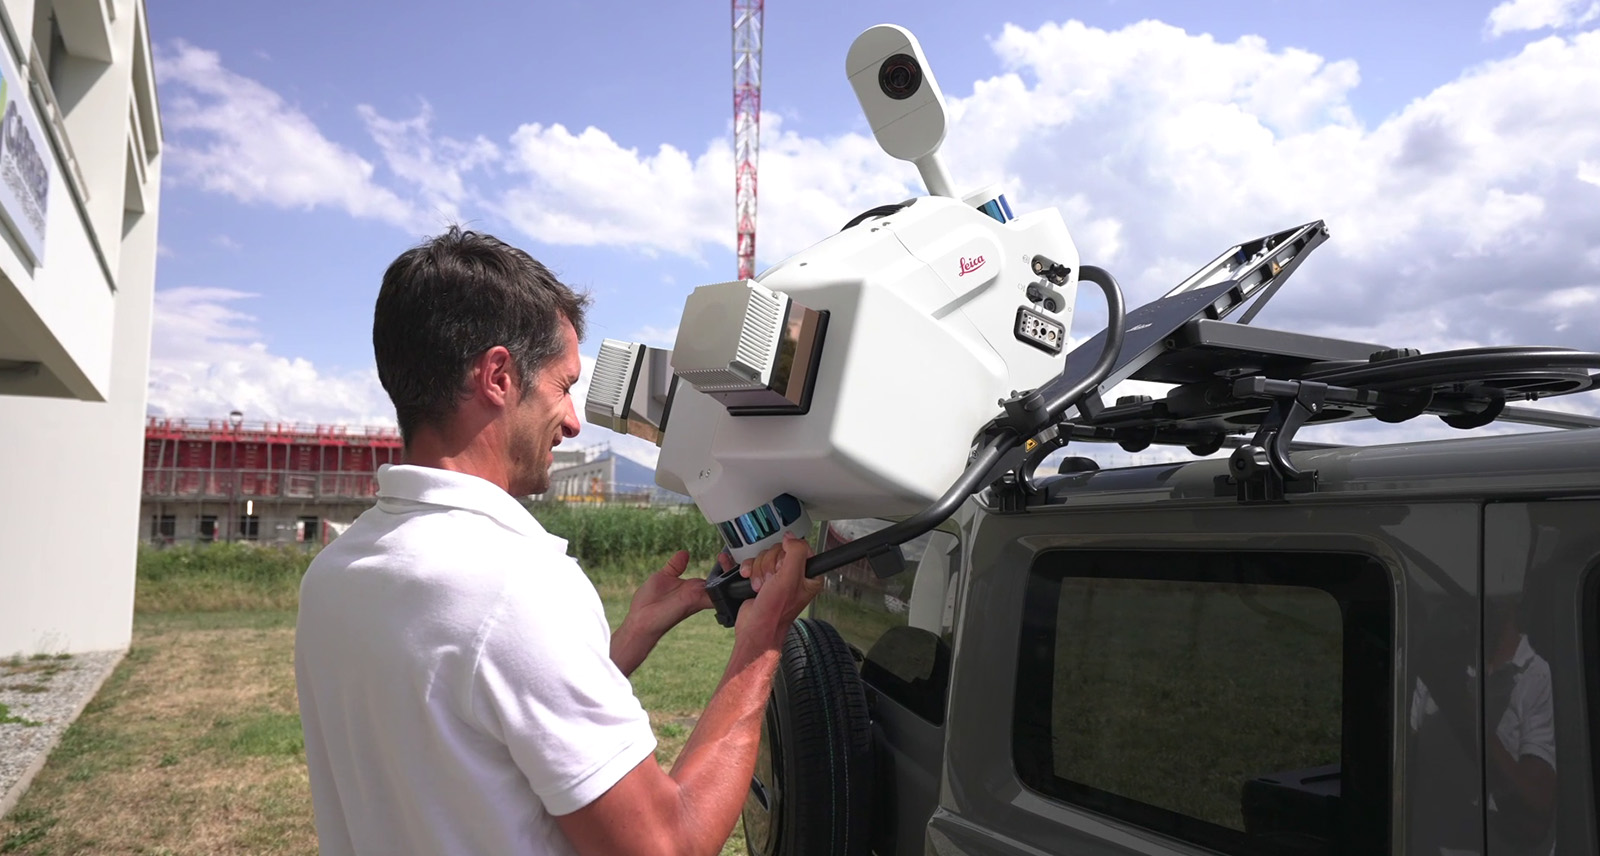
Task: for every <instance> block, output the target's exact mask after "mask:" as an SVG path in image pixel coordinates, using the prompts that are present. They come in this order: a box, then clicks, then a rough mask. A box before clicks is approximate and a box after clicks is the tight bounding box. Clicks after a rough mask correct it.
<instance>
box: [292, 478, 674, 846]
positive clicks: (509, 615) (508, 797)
mask: <svg viewBox="0 0 1600 856" xmlns="http://www.w3.org/2000/svg"><path fill="white" fill-rule="evenodd" d="M566 547H567V542H566V541H564V540H562V539H560V538H556V537H554V536H552V535H550V534H548V533H546V532H545V531H544V529H543V527H541V526H540V525H539V524H538V522H537V521H535V520H534V519H533V517H532V515H530V514H529V513H528V512H527V511H526V510H525V509H523V507H522V506H521V504H519V503H518V502H517V501H516V500H515V499H513V498H512V497H511V496H510V495H509V494H507V493H506V492H505V491H503V490H501V489H500V488H498V487H496V486H494V485H493V484H491V483H490V482H488V481H485V480H483V479H480V478H477V477H475V476H468V475H462V474H460V473H452V472H448V471H445V470H439V469H433V468H430V467H417V466H384V467H382V468H381V469H380V470H379V473H378V503H377V506H376V507H374V508H372V509H370V510H369V511H367V512H366V513H365V514H363V515H361V517H360V518H358V519H357V520H356V522H355V523H354V524H352V525H351V526H350V528H349V529H348V530H346V531H345V533H344V534H343V535H340V536H339V537H338V538H337V539H336V540H334V541H333V542H332V543H331V544H329V545H328V546H327V548H325V549H324V550H323V551H322V552H321V553H320V554H318V555H317V557H316V559H315V560H314V561H313V562H312V563H311V567H310V569H309V570H308V571H307V572H306V576H305V580H304V582H303V583H302V584H301V587H300V616H299V622H298V626H297V628H296V634H295V679H296V685H297V687H298V689H299V695H300V713H301V719H302V725H303V727H304V730H305V739H306V765H307V767H308V768H309V770H310V776H311V796H312V802H313V804H314V807H315V809H316V826H317V836H318V838H319V839H320V841H321V846H322V852H323V853H324V854H357V853H359V854H385V856H388V855H389V854H406V853H419V854H422V853H426V854H446V853H448V854H468V853H484V854H512V853H517V854H522V853H537V854H544V853H570V852H572V851H571V848H570V846H569V845H568V843H567V841H566V839H565V837H563V836H562V835H561V832H560V830H559V829H558V828H557V827H556V825H555V821H554V817H555V816H557V815H562V814H567V813H569V812H572V811H576V810H577V809H579V808H582V807H583V806H585V805H587V804H588V803H590V802H591V801H593V800H594V799H595V798H596V797H598V796H600V795H601V794H603V793H605V792H606V791H607V790H609V789H610V788H611V786H612V785H614V784H616V783H617V781H618V780H619V779H621V778H622V776H623V775H625V774H626V773H628V771H630V770H632V769H633V768H634V767H635V766H637V765H638V764H639V762H641V761H643V760H644V759H645V758H646V757H648V756H649V755H650V753H651V752H653V751H654V750H655V747H656V741H655V736H654V734H653V733H652V732H651V730H650V722H649V719H648V717H647V716H646V714H645V712H644V709H643V708H642V707H640V705H639V702H638V700H637V698H635V696H634V695H633V689H632V687H631V686H630V685H629V684H628V680H627V679H626V678H625V677H623V675H622V673H621V672H620V671H618V669H617V667H616V666H615V664H613V663H612V662H611V657H610V637H611V634H610V629H609V626H608V625H607V624H606V619H605V613H604V611H603V609H602V607H601V604H600V597H599V595H598V594H597V593H596V592H595V589H594V586H593V585H592V584H591V583H590V582H589V580H588V578H587V577H585V576H584V574H583V572H582V571H581V570H580V569H579V568H578V564H577V562H575V561H574V560H573V559H571V558H570V557H568V556H567V555H566Z"/></svg>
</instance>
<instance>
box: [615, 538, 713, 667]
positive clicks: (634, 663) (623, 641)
mask: <svg viewBox="0 0 1600 856" xmlns="http://www.w3.org/2000/svg"><path fill="white" fill-rule="evenodd" d="M717 559H718V561H719V562H721V564H722V567H723V569H724V570H731V569H732V567H733V560H732V559H731V558H729V557H728V554H727V553H726V552H724V553H722V554H721V555H719V556H718V557H717ZM688 568H689V551H687V550H679V551H678V552H677V553H675V554H674V555H673V557H672V558H671V559H669V560H668V561H667V563H666V564H665V565H662V566H661V570H659V571H656V572H655V573H653V574H651V575H650V576H649V577H647V578H646V579H645V581H644V584H643V585H641V586H639V590H638V591H636V592H634V594H633V602H632V603H630V604H629V605H628V617H627V618H624V619H623V621H622V625H621V626H620V627H618V628H617V632H616V633H614V634H612V640H611V659H612V660H614V661H616V663H617V666H618V667H619V668H621V669H622V672H623V674H631V673H632V672H633V670H634V669H635V668H637V667H638V665H639V663H641V662H643V661H644V658H645V655H646V654H648V653H649V652H650V649H652V648H654V647H655V645H656V642H657V641H659V640H660V639H661V637H662V636H663V635H665V634H666V632H667V631H668V630H671V629H672V628H674V627H676V626H678V623H679V622H681V621H683V620H684V619H685V618H688V617H689V616H691V615H694V614H695V613H696V612H699V611H700V610H702V609H710V608H711V596H710V595H708V594H706V581H705V580H704V579H701V578H691V579H687V580H686V579H684V578H683V573H684V571H686V570H688Z"/></svg>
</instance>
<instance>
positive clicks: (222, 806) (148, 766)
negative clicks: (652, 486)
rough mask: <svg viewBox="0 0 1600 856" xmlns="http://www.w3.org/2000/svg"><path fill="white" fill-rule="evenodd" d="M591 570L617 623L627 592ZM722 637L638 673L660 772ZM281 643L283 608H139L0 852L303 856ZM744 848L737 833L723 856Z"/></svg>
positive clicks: (298, 767)
mask: <svg viewBox="0 0 1600 856" xmlns="http://www.w3.org/2000/svg"><path fill="white" fill-rule="evenodd" d="M659 565H660V562H659V561H656V562H654V563H645V564H644V565H642V566H643V567H648V568H652V569H653V568H655V567H658V566H659ZM696 567H699V565H698V564H697V565H696ZM691 573H698V571H693V570H692V571H691ZM596 578H597V579H598V580H600V589H601V594H602V597H603V599H604V601H605V604H606V610H607V615H608V617H610V618H611V620H612V623H613V625H615V623H616V622H617V621H620V620H621V618H622V615H623V613H624V612H625V611H626V609H627V598H628V596H629V595H630V594H631V587H629V586H628V585H627V584H626V581H625V580H624V579H622V578H621V577H620V576H618V575H616V574H603V573H602V574H597V575H596ZM141 585H143V583H141ZM239 602H240V603H248V602H249V598H242V599H240V601H239ZM732 642H733V635H732V631H728V630H724V629H723V628H721V627H719V626H718V625H717V624H716V621H715V620H714V619H713V618H712V617H711V615H710V614H709V613H706V614H702V615H700V616H697V617H696V618H694V619H691V620H690V621H688V622H685V624H684V625H683V626H681V627H679V628H678V629H677V630H676V631H674V632H673V633H672V634H669V635H668V637H667V639H666V640H664V641H663V642H662V644H661V645H660V646H659V647H658V648H657V649H656V651H655V653H654V654H653V655H652V656H651V658H650V660H648V661H647V662H646V663H645V664H644V665H643V666H641V667H640V668H639V669H638V671H637V672H636V673H635V674H634V677H633V682H634V686H635V689H636V691H637V692H638V694H639V697H640V699H641V700H642V701H643V703H644V706H645V708H646V709H647V710H649V711H650V718H651V722H652V723H653V725H654V726H655V731H656V736H657V738H658V739H659V741H660V748H659V750H658V751H657V757H658V758H659V759H660V761H661V762H662V764H663V765H667V766H670V764H671V762H672V761H673V759H675V758H676V757H677V754H678V752H679V751H680V750H681V749H682V748H683V744H684V742H685V741H686V740H687V739H688V736H689V732H690V730H691V729H692V728H693V726H694V723H695V720H696V717H697V716H698V715H699V712H700V709H701V707H702V705H703V704H704V702H705V700H706V699H707V698H709V697H710V694H711V691H712V690H713V689H714V688H715V687H716V684H717V681H718V680H719V679H720V678H721V675H722V669H723V666H724V665H725V664H726V662H727V656H728V652H729V650H730V648H731V646H732ZM293 647H294V612H293V611H292V609H268V610H241V609H235V610H232V611H219V612H141V613H140V614H138V615H137V616H136V617H135V621H134V631H133V644H132V647H131V649H130V650H129V652H128V656H127V657H126V658H125V659H124V661H123V662H122V664H121V665H119V666H118V667H117V670H116V672H115V673H113V675H112V676H111V677H110V678H109V679H108V680H107V681H106V684H105V686H104V687H103V688H102V689H101V690H100V693H99V695H98V696H96V698H95V699H94V701H93V702H92V703H90V705H89V706H88V708H87V709H86V710H85V711H84V713H83V715H82V716H81V717H80V718H79V719H78V721H77V722H76V723H74V724H73V726H72V727H71V728H70V729H69V730H68V731H67V733H66V734H65V735H64V736H63V738H62V741H61V744H60V745H59V746H58V747H57V748H56V750H55V752H54V753H53V754H52V755H51V757H50V760H49V762H48V763H47V764H46V765H45V767H44V769H43V771H42V772H41V773H40V774H39V776H38V777H37V778H36V779H35V780H34V783H33V786H32V788H31V789H30V790H29V792H28V794H27V795H26V796H25V797H24V798H23V800H22V802H21V803H20V804H19V805H18V806H17V807H16V809H14V810H13V811H12V812H11V814H10V815H8V816H7V817H6V818H5V819H4V820H0V853H6V854H10V853H16V854H34V856H46V854H49V856H66V854H143V855H144V856H158V854H191V853H192V854H201V853H205V854H233V853H238V854H290V853H293V854H310V853H315V852H316V837H315V832H314V831H313V827H312V813H311V794H310V788H309V785H308V784H307V779H306V767H305V759H304V746H303V742H302V739H301V734H300V718H299V715H298V713H297V710H298V708H297V706H296V702H295V690H294V661H293ZM744 852H745V851H744V846H743V836H742V833H740V832H738V831H735V833H734V837H733V840H732V841H730V842H729V844H728V845H727V846H725V847H724V848H723V853H724V854H734V853H739V854H742V853H744Z"/></svg>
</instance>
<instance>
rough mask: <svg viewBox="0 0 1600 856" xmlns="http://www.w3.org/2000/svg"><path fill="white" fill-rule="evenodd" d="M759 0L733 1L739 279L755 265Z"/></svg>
mask: <svg viewBox="0 0 1600 856" xmlns="http://www.w3.org/2000/svg"><path fill="white" fill-rule="evenodd" d="M762 3H763V0H733V164H734V179H733V180H734V222H735V224H736V225H737V228H738V234H739V239H738V245H737V249H738V256H739V278H740V279H752V278H754V277H755V268H756V162H757V160H758V159H759V157H760V153H761V11H762Z"/></svg>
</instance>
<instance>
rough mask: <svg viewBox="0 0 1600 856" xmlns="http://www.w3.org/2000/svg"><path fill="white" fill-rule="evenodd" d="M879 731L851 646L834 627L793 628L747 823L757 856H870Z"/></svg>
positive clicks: (748, 841) (804, 623)
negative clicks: (874, 730)
mask: <svg viewBox="0 0 1600 856" xmlns="http://www.w3.org/2000/svg"><path fill="white" fill-rule="evenodd" d="M872 782H873V779H872V723H871V721H870V720H869V718H868V715H867V697H866V692H865V691H864V690H863V689H862V686H861V676H860V674H859V673H858V672H857V670H856V664H855V658H854V657H852V656H851V654H850V647H849V646H848V645H846V644H845V642H844V640H843V639H842V638H840V636H839V631H837V630H834V629H833V625H831V624H828V623H827V622H824V621H816V620H814V619H809V618H806V619H801V620H799V621H796V622H795V623H794V626H792V627H790V628H789V636H788V638H787V639H785V640H784V643H783V657H782V660H781V661H780V662H779V665H778V673H777V675H776V676H774V678H773V680H772V695H771V696H770V697H769V698H768V699H767V711H766V715H765V717H764V718H763V719H762V724H761V748H760V750H759V753H758V754H757V756H756V772H755V776H754V778H753V779H752V780H751V782H750V793H749V795H748V796H747V797H746V798H745V805H744V812H743V816H742V820H743V824H744V839H745V846H746V847H747V848H748V849H749V851H750V856H811V854H826V855H827V856H858V854H859V856H866V854H868V853H869V852H870V847H871V841H870V840H869V839H870V837H871V831H872V830H871V826H870V820H871V818H870V814H871V810H872Z"/></svg>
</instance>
